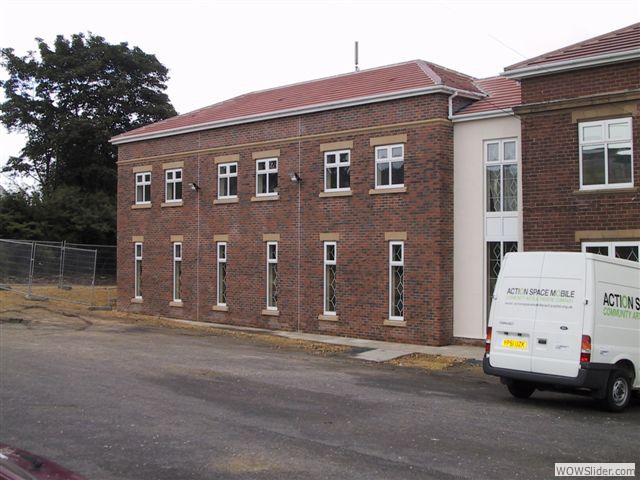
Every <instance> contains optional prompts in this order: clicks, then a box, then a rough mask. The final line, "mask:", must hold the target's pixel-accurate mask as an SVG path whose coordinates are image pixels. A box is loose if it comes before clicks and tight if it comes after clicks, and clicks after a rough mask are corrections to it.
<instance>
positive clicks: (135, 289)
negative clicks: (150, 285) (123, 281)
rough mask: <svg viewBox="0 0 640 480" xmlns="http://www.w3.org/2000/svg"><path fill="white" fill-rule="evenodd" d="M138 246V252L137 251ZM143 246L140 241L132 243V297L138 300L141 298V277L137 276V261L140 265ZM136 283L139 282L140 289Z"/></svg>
mask: <svg viewBox="0 0 640 480" xmlns="http://www.w3.org/2000/svg"><path fill="white" fill-rule="evenodd" d="M138 248H139V249H140V253H138ZM143 248H144V247H143V243H142V242H135V243H134V244H133V260H134V261H133V298H137V299H140V300H142V278H138V262H140V265H141V267H142V257H143ZM138 284H140V289H138Z"/></svg>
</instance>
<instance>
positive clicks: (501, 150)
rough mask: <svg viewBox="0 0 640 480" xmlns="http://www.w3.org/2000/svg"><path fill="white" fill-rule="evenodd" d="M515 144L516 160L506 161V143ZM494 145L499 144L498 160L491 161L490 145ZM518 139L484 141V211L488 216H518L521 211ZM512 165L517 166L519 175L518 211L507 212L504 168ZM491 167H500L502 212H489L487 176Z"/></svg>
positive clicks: (517, 191) (517, 189) (517, 190)
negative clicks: (505, 207) (505, 206)
mask: <svg viewBox="0 0 640 480" xmlns="http://www.w3.org/2000/svg"><path fill="white" fill-rule="evenodd" d="M510 142H513V143H514V144H515V158H514V159H512V160H505V159H504V145H505V143H510ZM493 144H498V160H489V145H493ZM518 146H519V145H518V138H517V137H510V138H496V139H493V140H485V141H484V190H485V196H484V203H485V205H484V211H485V214H486V215H488V216H495V215H498V216H502V215H505V214H506V215H512V214H517V212H518V211H519V210H520V208H521V207H520V195H519V191H520V182H521V181H522V179H521V178H520V164H519V161H518V159H519V148H518ZM510 165H515V166H516V169H517V170H516V174H517V176H518V177H517V180H518V185H517V188H516V209H515V210H505V209H504V204H505V201H504V191H505V188H504V187H505V182H504V167H505V166H510ZM489 167H500V210H498V211H495V212H491V211H489V198H488V196H489V191H488V187H487V176H488V170H489Z"/></svg>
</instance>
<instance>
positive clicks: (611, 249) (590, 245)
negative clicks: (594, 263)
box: [582, 241, 640, 262]
mask: <svg viewBox="0 0 640 480" xmlns="http://www.w3.org/2000/svg"><path fill="white" fill-rule="evenodd" d="M582 251H583V252H585V253H596V254H598V255H604V256H606V257H614V258H622V259H624V260H631V261H634V262H640V241H633V242H584V243H583V244H582Z"/></svg>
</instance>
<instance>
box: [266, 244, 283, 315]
mask: <svg viewBox="0 0 640 480" xmlns="http://www.w3.org/2000/svg"><path fill="white" fill-rule="evenodd" d="M272 245H275V247H276V258H269V250H270V247H271V246H272ZM272 264H275V265H276V290H278V284H279V283H280V279H279V278H278V277H279V276H280V272H278V271H277V268H278V242H267V269H266V277H267V288H266V293H267V298H266V305H267V310H274V311H276V310H278V298H277V296H276V304H275V305H270V304H269V303H270V299H271V293H272V292H271V290H270V282H269V266H270V265H272ZM276 293H277V291H276Z"/></svg>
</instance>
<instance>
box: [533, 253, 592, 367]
mask: <svg viewBox="0 0 640 480" xmlns="http://www.w3.org/2000/svg"><path fill="white" fill-rule="evenodd" d="M540 277H541V281H540V285H539V287H538V291H537V292H536V293H535V295H530V296H531V298H532V299H534V298H535V300H536V303H537V307H536V317H535V327H534V334H533V338H532V345H531V347H532V348H531V371H532V372H536V373H544V374H550V375H560V376H564V377H575V376H577V375H578V370H579V369H580V348H581V342H582V333H583V322H584V318H583V317H584V309H585V304H584V298H585V288H586V261H585V257H584V254H580V253H553V252H551V253H545V254H544V262H543V265H542V272H541V275H540ZM530 293H531V292H530Z"/></svg>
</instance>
